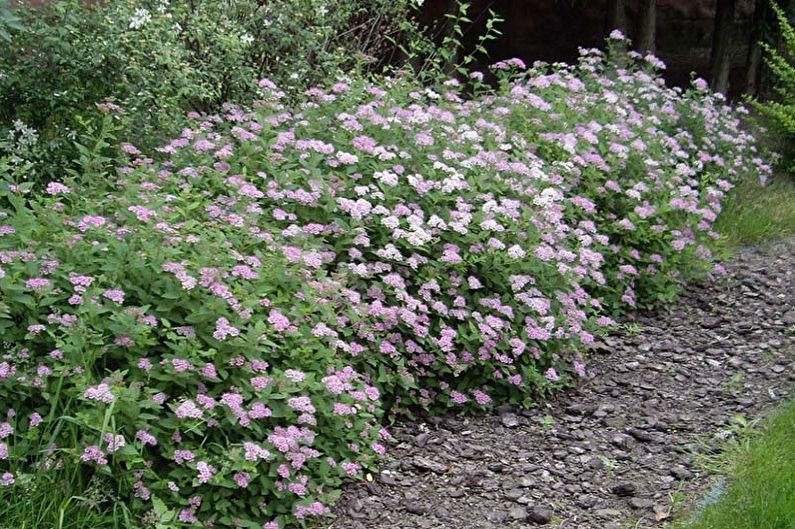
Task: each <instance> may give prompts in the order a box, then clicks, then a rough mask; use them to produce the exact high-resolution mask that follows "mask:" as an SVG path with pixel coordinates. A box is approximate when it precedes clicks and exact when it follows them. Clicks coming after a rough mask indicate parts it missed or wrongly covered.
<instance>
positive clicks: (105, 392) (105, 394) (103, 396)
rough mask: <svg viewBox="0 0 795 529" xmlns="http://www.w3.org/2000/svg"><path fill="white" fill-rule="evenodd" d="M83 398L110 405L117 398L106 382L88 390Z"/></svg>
mask: <svg viewBox="0 0 795 529" xmlns="http://www.w3.org/2000/svg"><path fill="white" fill-rule="evenodd" d="M83 396H84V397H85V398H87V399H89V400H96V401H100V402H105V403H108V404H109V403H111V402H113V401H114V400H116V397H115V396H114V395H113V393H111V391H110V386H109V385H108V384H106V383H105V382H103V383H101V384H99V385H97V386H93V387H90V388H88V389H86V390H85V392H83Z"/></svg>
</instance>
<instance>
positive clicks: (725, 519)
mask: <svg viewBox="0 0 795 529" xmlns="http://www.w3.org/2000/svg"><path fill="white" fill-rule="evenodd" d="M754 430H755V432H753V433H751V432H749V433H748V435H747V436H744V439H745V440H747V442H743V441H741V442H735V444H734V445H733V449H732V450H730V451H729V452H728V454H727V455H725V457H726V458H727V459H726V460H725V462H726V463H727V464H726V465H725V467H723V468H725V469H726V471H727V484H728V487H727V489H726V492H725V493H724V494H723V495H722V496H721V497H720V499H719V500H718V501H717V503H713V504H711V505H709V506H707V507H706V508H704V510H703V511H701V512H699V513H696V514H695V515H694V516H693V518H692V519H691V520H689V521H685V522H681V523H679V524H678V525H677V527H678V529H795V400H792V401H790V402H789V403H787V404H785V405H783V406H782V407H780V408H779V409H778V410H776V411H775V412H774V413H773V414H772V415H771V416H770V417H768V418H767V419H766V420H765V421H764V422H763V424H762V426H761V429H760V430H756V429H754ZM718 468H721V467H718Z"/></svg>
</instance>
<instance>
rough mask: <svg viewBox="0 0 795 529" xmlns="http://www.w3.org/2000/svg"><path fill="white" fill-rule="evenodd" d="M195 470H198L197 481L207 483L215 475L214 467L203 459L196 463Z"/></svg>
mask: <svg viewBox="0 0 795 529" xmlns="http://www.w3.org/2000/svg"><path fill="white" fill-rule="evenodd" d="M196 470H197V471H198V472H199V477H198V480H199V483H207V482H209V481H210V479H212V477H213V476H214V475H215V468H214V467H212V466H211V465H209V464H207V462H205V461H199V462H198V463H196Z"/></svg>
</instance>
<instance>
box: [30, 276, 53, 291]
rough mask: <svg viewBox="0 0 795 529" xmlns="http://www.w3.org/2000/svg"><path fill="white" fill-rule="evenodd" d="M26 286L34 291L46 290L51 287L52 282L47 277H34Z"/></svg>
mask: <svg viewBox="0 0 795 529" xmlns="http://www.w3.org/2000/svg"><path fill="white" fill-rule="evenodd" d="M25 286H26V287H28V288H29V289H31V290H34V291H37V292H38V291H40V290H44V289H45V288H47V287H49V286H50V280H49V279H47V278H46V277H34V278H32V279H28V280H27V281H25Z"/></svg>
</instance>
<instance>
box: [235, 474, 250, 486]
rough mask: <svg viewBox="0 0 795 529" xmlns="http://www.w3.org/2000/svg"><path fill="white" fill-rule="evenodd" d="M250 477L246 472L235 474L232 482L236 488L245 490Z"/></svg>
mask: <svg viewBox="0 0 795 529" xmlns="http://www.w3.org/2000/svg"><path fill="white" fill-rule="evenodd" d="M250 477H251V476H250V475H249V473H248V472H236V473H235V475H234V480H235V483H237V486H238V487H240V488H241V489H245V488H246V487H248V481H249V479H250Z"/></svg>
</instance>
